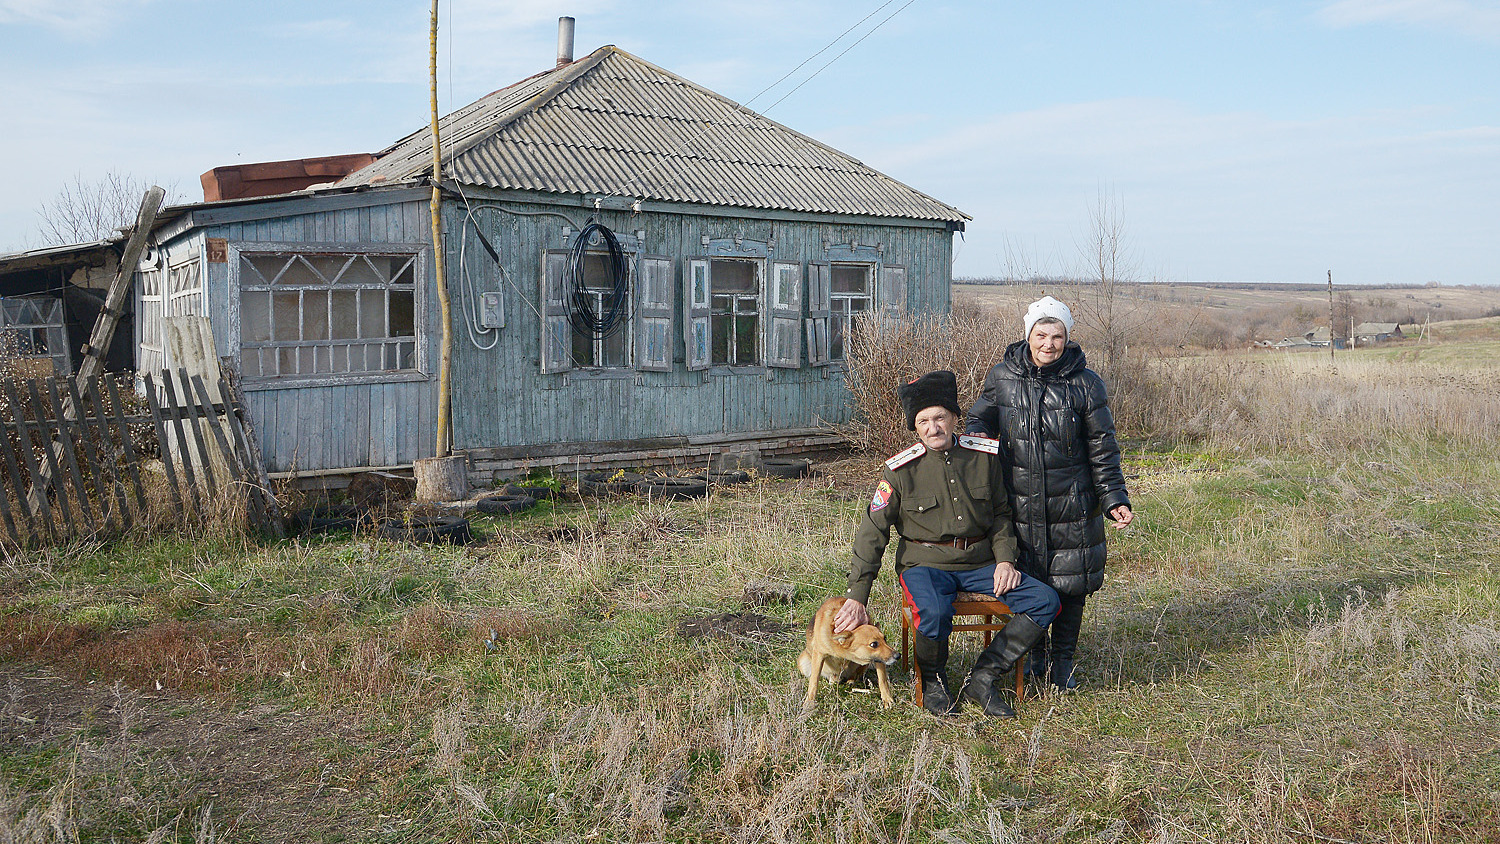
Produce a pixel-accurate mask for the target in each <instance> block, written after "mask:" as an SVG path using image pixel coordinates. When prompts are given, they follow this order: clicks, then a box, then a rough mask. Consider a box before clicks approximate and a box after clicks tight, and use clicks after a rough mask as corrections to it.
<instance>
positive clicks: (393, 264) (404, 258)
mask: <svg viewBox="0 0 1500 844" xmlns="http://www.w3.org/2000/svg"><path fill="white" fill-rule="evenodd" d="M381 260H383V261H384V262H385V266H386V267H388V268H389V272H388V275H389V276H390V279H391V283H392V284H404V285H411V286H415V285H416V283H417V272H416V266H417V256H415V255H398V256H396V257H392V258H384V259H381Z"/></svg>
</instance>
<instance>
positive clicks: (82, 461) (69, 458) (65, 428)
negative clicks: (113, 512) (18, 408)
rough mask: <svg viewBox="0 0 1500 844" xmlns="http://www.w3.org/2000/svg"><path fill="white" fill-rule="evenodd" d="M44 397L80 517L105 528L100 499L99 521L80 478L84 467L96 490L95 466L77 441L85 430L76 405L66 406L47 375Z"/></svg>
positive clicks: (84, 436) (84, 435)
mask: <svg viewBox="0 0 1500 844" xmlns="http://www.w3.org/2000/svg"><path fill="white" fill-rule="evenodd" d="M47 398H48V399H50V400H51V402H52V411H53V414H54V418H55V419H56V420H57V432H58V439H57V441H58V442H59V443H61V445H62V450H63V458H64V460H65V462H66V465H67V469H68V476H69V477H71V478H72V480H73V489H74V490H76V495H74V500H75V502H76V503H77V504H78V509H79V510H81V511H83V517H84V521H85V522H87V523H88V526H89V530H90V531H91V532H92V531H97V530H99V528H100V527H104V528H108V527H109V519H108V518H107V517H106V516H105V514H104V499H103V497H102V496H101V497H100V501H99V522H101V523H102V525H101V524H99V523H96V522H95V521H94V508H93V506H92V505H93V504H94V501H93V498H92V497H91V496H90V495H89V487H88V482H87V481H86V480H84V475H83V470H85V469H87V470H89V471H88V475H89V478H91V479H92V480H93V481H94V486H95V489H96V491H97V490H98V487H99V486H100V484H101V482H100V479H99V474H98V470H96V469H95V468H94V467H93V466H90V465H89V464H88V461H87V455H86V454H85V453H84V450H83V448H82V446H81V445H80V443H82V442H86V441H87V439H88V433H87V432H86V431H84V430H82V424H81V423H80V422H79V421H78V420H77V419H76V418H75V417H76V416H77V415H78V412H77V407H76V406H70V405H69V404H68V403H67V402H66V401H65V400H64V399H63V398H62V397H61V395H60V393H59V391H58V389H57V379H56V378H49V379H47Z"/></svg>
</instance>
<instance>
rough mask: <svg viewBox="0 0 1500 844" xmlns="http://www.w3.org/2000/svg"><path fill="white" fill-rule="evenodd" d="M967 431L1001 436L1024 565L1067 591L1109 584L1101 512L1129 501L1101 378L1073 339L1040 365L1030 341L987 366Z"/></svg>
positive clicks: (1086, 590)
mask: <svg viewBox="0 0 1500 844" xmlns="http://www.w3.org/2000/svg"><path fill="white" fill-rule="evenodd" d="M968 432H969V433H971V434H983V435H986V436H991V437H995V438H996V439H998V440H999V441H1000V454H1001V456H1002V457H1003V458H1004V461H1003V462H1004V465H1005V468H1004V476H1005V487H1006V490H1007V491H1008V492H1009V493H1010V504H1011V509H1012V510H1013V511H1014V513H1015V519H1016V539H1017V542H1018V545H1019V548H1018V552H1019V556H1020V559H1019V560H1018V561H1017V567H1018V568H1019V569H1020V570H1021V571H1023V572H1025V573H1027V574H1029V575H1031V576H1032V577H1035V578H1038V579H1040V580H1042V581H1043V582H1046V583H1050V584H1051V585H1052V588H1054V589H1056V590H1057V591H1058V592H1060V593H1062V594H1064V595H1087V594H1089V593H1091V592H1093V591H1095V590H1096V589H1098V588H1099V587H1100V586H1102V585H1104V514H1105V513H1107V512H1109V511H1110V510H1113V509H1114V508H1115V507H1118V506H1120V505H1121V504H1125V505H1129V504H1130V498H1129V496H1127V495H1126V492H1125V474H1124V472H1122V471H1121V470H1120V446H1119V444H1118V443H1116V442H1115V420H1114V417H1113V416H1112V415H1111V414H1110V412H1109V398H1108V396H1107V395H1106V394H1105V390H1104V381H1103V380H1102V379H1101V378H1100V377H1099V376H1098V375H1097V374H1096V373H1095V372H1094V371H1093V370H1092V369H1089V368H1088V365H1087V361H1085V360H1084V357H1083V349H1081V348H1079V346H1078V344H1077V343H1068V345H1067V347H1066V348H1065V349H1064V350H1063V354H1062V357H1061V358H1059V359H1058V360H1057V361H1056V362H1054V363H1052V364H1050V365H1048V366H1046V367H1044V368H1038V367H1037V366H1036V364H1034V363H1032V361H1031V353H1030V351H1029V350H1028V349H1027V347H1026V342H1025V341H1024V340H1023V341H1019V342H1016V343H1012V344H1011V345H1010V347H1009V348H1007V349H1006V350H1005V358H1004V359H1003V360H1002V361H1001V362H1000V363H998V364H995V366H994V367H993V368H991V369H990V372H989V374H988V375H986V376H985V379H984V390H983V392H982V393H981V394H980V397H979V400H978V401H976V402H975V403H974V407H973V408H972V409H970V411H969V419H968Z"/></svg>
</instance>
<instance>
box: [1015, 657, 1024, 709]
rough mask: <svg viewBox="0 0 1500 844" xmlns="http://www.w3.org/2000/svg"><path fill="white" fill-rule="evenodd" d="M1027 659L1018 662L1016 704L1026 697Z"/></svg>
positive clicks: (1022, 658)
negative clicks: (1025, 669)
mask: <svg viewBox="0 0 1500 844" xmlns="http://www.w3.org/2000/svg"><path fill="white" fill-rule="evenodd" d="M1025 666H1026V657H1025V656H1022V657H1021V658H1020V659H1018V660H1016V703H1020V702H1021V701H1022V700H1024V699H1025V697H1026V672H1025V671H1024V670H1023V669H1024V668H1025Z"/></svg>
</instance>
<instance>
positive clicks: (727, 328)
mask: <svg viewBox="0 0 1500 844" xmlns="http://www.w3.org/2000/svg"><path fill="white" fill-rule="evenodd" d="M733 328H734V317H731V316H727V315H723V314H715V315H714V316H713V332H712V333H713V341H714V355H713V362H714V363H729V344H730V343H731V342H732V341H733V339H734V331H733Z"/></svg>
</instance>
